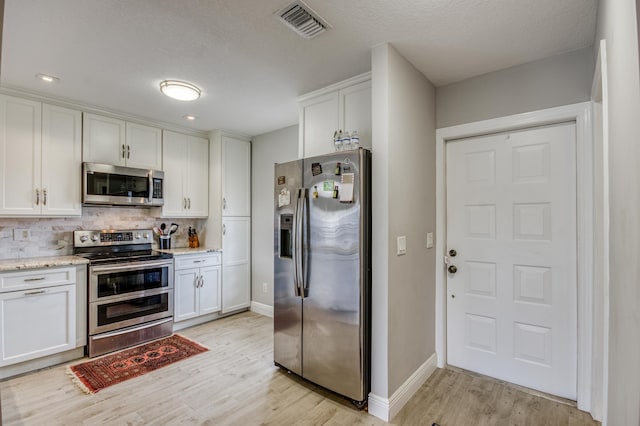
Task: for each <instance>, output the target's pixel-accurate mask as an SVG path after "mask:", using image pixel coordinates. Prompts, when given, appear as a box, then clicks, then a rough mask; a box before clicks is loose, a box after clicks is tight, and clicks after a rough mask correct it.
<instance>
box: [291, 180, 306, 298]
mask: <svg viewBox="0 0 640 426" xmlns="http://www.w3.org/2000/svg"><path fill="white" fill-rule="evenodd" d="M305 192H306V189H304V188H300V189H299V190H298V196H297V199H296V215H295V218H296V219H295V220H296V223H295V228H296V235H295V251H294V255H295V264H296V266H295V268H296V286H297V289H296V291H297V292H296V296H302V297H304V293H303V290H302V286H303V280H304V278H303V276H304V274H303V271H304V264H303V257H302V254H303V251H304V247H303V238H304V228H303V225H304V220H303V216H302V215H303V213H304V199H305V197H304V194H305Z"/></svg>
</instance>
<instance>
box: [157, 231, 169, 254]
mask: <svg viewBox="0 0 640 426" xmlns="http://www.w3.org/2000/svg"><path fill="white" fill-rule="evenodd" d="M158 246H159V248H160V250H165V249H170V248H171V235H160V236H159V237H158Z"/></svg>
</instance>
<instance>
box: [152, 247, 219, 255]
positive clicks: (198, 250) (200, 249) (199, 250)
mask: <svg viewBox="0 0 640 426" xmlns="http://www.w3.org/2000/svg"><path fill="white" fill-rule="evenodd" d="M157 251H159V252H160V253H169V254H172V255H174V256H181V255H184V254H198V253H222V249H219V248H209V247H198V248H189V247H178V248H172V249H162V250H157Z"/></svg>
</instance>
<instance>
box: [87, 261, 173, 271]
mask: <svg viewBox="0 0 640 426" xmlns="http://www.w3.org/2000/svg"><path fill="white" fill-rule="evenodd" d="M171 265H173V262H172V261H168V262H166V261H165V262H139V263H138V262H131V263H127V264H126V265H121V266H114V265H104V266H91V267H89V273H93V272H111V271H126V270H139V269H140V268H143V267H144V268H153V267H156V266H171Z"/></svg>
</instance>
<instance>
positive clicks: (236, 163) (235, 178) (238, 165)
mask: <svg viewBox="0 0 640 426" xmlns="http://www.w3.org/2000/svg"><path fill="white" fill-rule="evenodd" d="M222 215H223V216H250V215H251V143H249V142H246V141H243V140H240V139H234V138H231V137H228V136H223V137H222Z"/></svg>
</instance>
